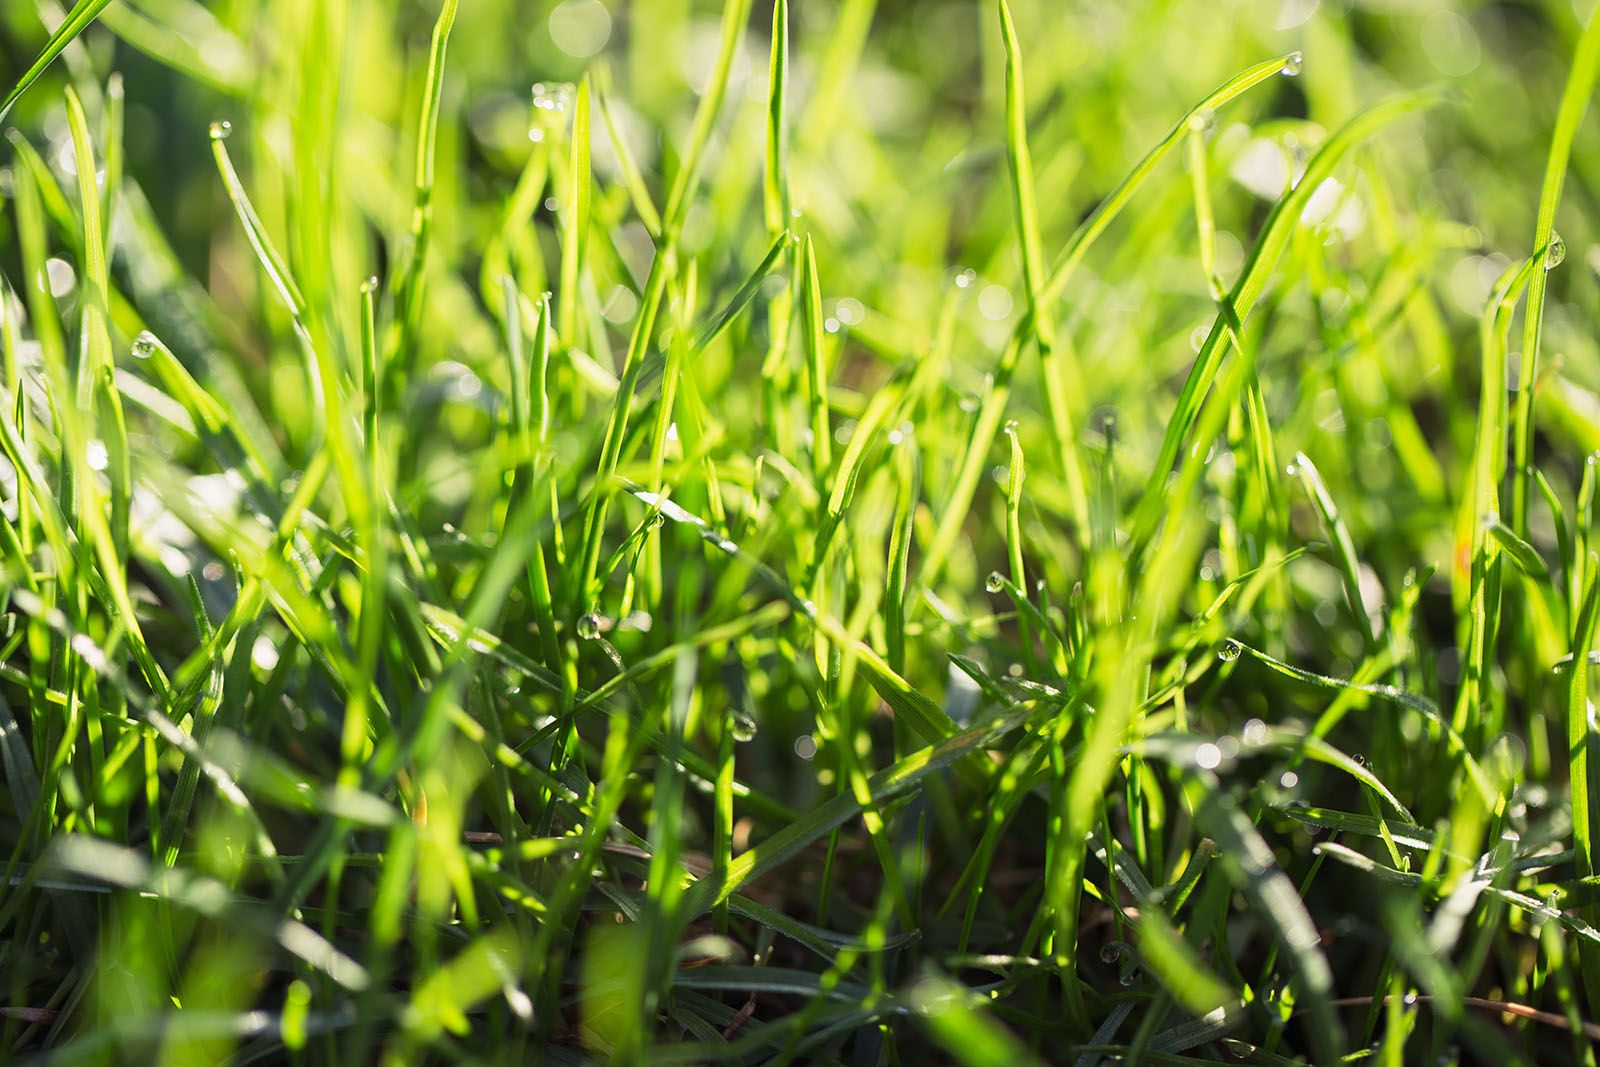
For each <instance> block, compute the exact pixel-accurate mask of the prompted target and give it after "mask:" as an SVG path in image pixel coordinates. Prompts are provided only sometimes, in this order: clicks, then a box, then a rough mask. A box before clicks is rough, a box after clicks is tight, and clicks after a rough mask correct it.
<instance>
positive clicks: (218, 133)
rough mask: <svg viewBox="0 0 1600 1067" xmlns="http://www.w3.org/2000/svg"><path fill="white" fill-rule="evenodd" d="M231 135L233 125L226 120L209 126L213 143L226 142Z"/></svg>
mask: <svg viewBox="0 0 1600 1067" xmlns="http://www.w3.org/2000/svg"><path fill="white" fill-rule="evenodd" d="M232 133H233V123H231V122H228V121H226V120H224V121H222V122H213V123H212V124H211V139H212V140H213V141H226V140H227V139H228V137H229V136H230V135H232Z"/></svg>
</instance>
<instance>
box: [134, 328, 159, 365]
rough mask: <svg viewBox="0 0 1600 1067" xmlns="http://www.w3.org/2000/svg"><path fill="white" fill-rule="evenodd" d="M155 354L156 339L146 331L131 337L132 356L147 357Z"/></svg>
mask: <svg viewBox="0 0 1600 1067" xmlns="http://www.w3.org/2000/svg"><path fill="white" fill-rule="evenodd" d="M155 354H156V339H155V337H154V336H152V335H151V334H148V333H141V334H140V335H139V336H138V337H135V338H134V339H133V358H134V359H149V358H150V357H151V356H153V355H155Z"/></svg>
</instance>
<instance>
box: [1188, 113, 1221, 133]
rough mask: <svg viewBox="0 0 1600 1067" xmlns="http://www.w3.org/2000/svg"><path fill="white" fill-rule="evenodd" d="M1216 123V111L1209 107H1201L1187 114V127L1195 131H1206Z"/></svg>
mask: <svg viewBox="0 0 1600 1067" xmlns="http://www.w3.org/2000/svg"><path fill="white" fill-rule="evenodd" d="M1216 124H1217V113H1216V112H1215V111H1212V110H1211V109H1210V108H1209V107H1203V108H1201V109H1200V110H1199V111H1196V112H1195V113H1194V114H1193V115H1190V116H1189V129H1191V130H1193V131H1194V132H1195V133H1207V132H1209V131H1210V130H1211V128H1212V127H1214V126H1215V125H1216Z"/></svg>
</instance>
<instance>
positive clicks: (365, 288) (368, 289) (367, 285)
mask: <svg viewBox="0 0 1600 1067" xmlns="http://www.w3.org/2000/svg"><path fill="white" fill-rule="evenodd" d="M379 284H381V283H380V282H379V281H378V276H377V275H376V274H374V275H372V276H371V277H369V278H368V279H367V280H366V281H364V282H362V283H361V291H362V292H363V293H368V294H371V293H376V292H377V291H378V286H379Z"/></svg>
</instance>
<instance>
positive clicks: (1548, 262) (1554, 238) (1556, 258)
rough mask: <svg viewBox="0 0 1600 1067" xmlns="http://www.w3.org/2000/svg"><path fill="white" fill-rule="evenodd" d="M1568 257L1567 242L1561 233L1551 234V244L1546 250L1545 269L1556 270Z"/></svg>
mask: <svg viewBox="0 0 1600 1067" xmlns="http://www.w3.org/2000/svg"><path fill="white" fill-rule="evenodd" d="M1566 258H1567V242H1566V241H1564V240H1562V237H1561V235H1560V234H1559V233H1552V234H1551V235H1550V244H1549V246H1548V247H1546V248H1545V251H1544V269H1545V270H1554V269H1555V268H1557V267H1559V266H1561V264H1562V263H1564V262H1565V261H1566Z"/></svg>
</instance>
